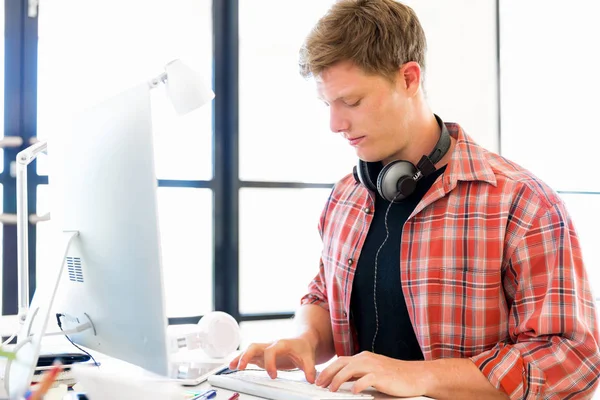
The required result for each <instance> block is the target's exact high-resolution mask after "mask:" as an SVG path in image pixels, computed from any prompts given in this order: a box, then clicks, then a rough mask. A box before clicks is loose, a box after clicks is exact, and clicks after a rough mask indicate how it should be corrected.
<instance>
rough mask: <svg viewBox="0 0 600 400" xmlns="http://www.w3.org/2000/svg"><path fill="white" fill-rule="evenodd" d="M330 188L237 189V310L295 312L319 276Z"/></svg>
mask: <svg viewBox="0 0 600 400" xmlns="http://www.w3.org/2000/svg"><path fill="white" fill-rule="evenodd" d="M330 192H331V190H330V189H249V188H248V189H242V190H240V311H241V312H242V313H262V312H282V311H295V310H296V309H297V308H298V306H299V305H300V298H301V297H302V296H303V295H304V294H306V290H307V286H308V284H309V283H310V281H311V279H312V278H314V277H315V275H316V274H317V273H318V271H319V257H320V254H321V239H320V237H319V232H318V230H317V225H318V223H319V217H320V215H321V210H322V209H323V207H324V206H325V202H326V200H327V197H328V196H329V193H330Z"/></svg>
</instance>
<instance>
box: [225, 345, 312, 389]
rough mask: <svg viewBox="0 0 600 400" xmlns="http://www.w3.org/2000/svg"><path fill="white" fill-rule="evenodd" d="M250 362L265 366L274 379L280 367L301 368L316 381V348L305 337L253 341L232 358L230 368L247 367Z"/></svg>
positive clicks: (310, 380)
mask: <svg viewBox="0 0 600 400" xmlns="http://www.w3.org/2000/svg"><path fill="white" fill-rule="evenodd" d="M248 364H256V365H258V366H259V367H261V368H264V369H265V370H266V371H267V373H268V374H269V376H270V377H271V378H273V379H275V378H276V377H277V370H278V369H293V368H300V369H301V370H302V371H304V375H305V376H306V380H307V381H308V382H310V383H314V382H315V378H316V370H315V349H314V348H313V347H312V346H311V344H310V342H309V341H308V340H307V339H304V338H295V339H282V340H278V341H276V342H273V343H253V344H251V345H250V346H248V348H247V349H246V350H245V351H244V352H243V353H242V354H240V355H239V356H237V357H236V358H234V359H233V360H231V362H230V363H229V368H230V369H245V368H246V366H247V365H248Z"/></svg>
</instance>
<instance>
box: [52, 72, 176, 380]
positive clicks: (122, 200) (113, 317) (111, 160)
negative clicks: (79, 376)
mask: <svg viewBox="0 0 600 400" xmlns="http://www.w3.org/2000/svg"><path fill="white" fill-rule="evenodd" d="M61 142H62V145H61V147H62V154H61V157H60V158H61V159H60V160H59V161H56V160H55V162H61V164H62V168H60V167H58V168H56V170H55V173H56V174H60V176H54V177H53V176H52V171H51V173H50V175H49V184H50V185H52V183H53V178H56V179H57V180H60V185H59V187H60V189H61V191H62V195H60V196H59V198H61V199H62V204H63V209H62V210H61V211H62V212H61V214H62V217H61V219H62V223H61V225H62V229H63V230H64V231H77V232H79V235H78V237H76V238H75V239H74V240H73V242H72V244H71V246H70V247H69V249H68V251H67V253H66V263H67V265H66V269H67V271H65V272H66V273H63V274H62V277H61V281H60V284H59V290H58V292H57V297H56V300H55V305H54V307H53V310H54V311H56V312H57V313H60V314H64V315H65V317H63V318H62V322H63V329H65V330H69V328H70V327H72V326H74V325H76V324H83V323H85V322H88V320H89V321H91V323H92V326H93V329H87V330H85V331H83V332H81V333H77V334H72V335H70V338H71V339H72V340H73V341H74V342H75V343H78V344H81V345H82V346H85V347H87V348H90V349H93V350H97V351H99V352H101V353H103V354H106V355H108V356H111V357H115V358H119V359H122V360H124V361H128V362H131V363H132V364H135V365H138V366H141V367H143V368H144V369H146V370H148V371H152V372H155V373H157V374H160V375H167V374H168V352H167V338H166V329H167V317H166V313H165V301H164V289H163V272H162V266H161V246H160V232H159V224H158V215H157V197H156V189H157V178H156V173H155V167H154V146H153V132H152V115H151V103H150V88H149V86H148V84H147V83H143V84H141V85H138V86H136V87H133V88H131V89H129V90H126V91H124V92H122V93H120V94H118V95H117V96H114V97H113V98H111V99H108V100H106V101H104V102H102V103H100V104H99V105H97V106H95V107H93V108H90V109H88V110H86V111H84V112H82V113H80V114H79V115H78V116H76V117H75V118H74V122H73V126H72V129H70V130H69V132H68V136H67V137H65V138H64V139H62V140H61ZM49 151H50V157H52V148H51V147H50V148H49Z"/></svg>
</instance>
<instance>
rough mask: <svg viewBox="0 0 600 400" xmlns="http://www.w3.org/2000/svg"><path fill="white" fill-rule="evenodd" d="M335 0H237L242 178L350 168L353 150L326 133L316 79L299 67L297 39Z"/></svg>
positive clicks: (331, 173)
mask: <svg viewBox="0 0 600 400" xmlns="http://www.w3.org/2000/svg"><path fill="white" fill-rule="evenodd" d="M332 3H333V1H332V0H326V1H324V0H308V1H303V2H289V1H281V0H241V1H240V11H239V15H240V17H239V19H240V28H239V29H240V50H239V52H240V56H239V57H240V80H239V82H240V83H239V94H240V119H239V124H240V178H241V179H242V180H257V181H297V182H335V181H337V180H338V179H340V178H341V177H343V176H344V175H346V174H348V173H350V172H352V167H353V166H354V164H355V162H356V156H355V153H354V150H353V149H352V148H351V147H350V146H349V145H348V144H347V142H346V141H345V140H343V139H342V138H341V137H340V136H339V135H335V134H333V133H331V131H330V130H329V114H328V109H327V107H325V105H324V104H323V103H322V102H320V101H319V100H317V94H316V90H315V87H314V83H313V82H312V80H311V81H305V80H304V79H303V78H302V77H301V76H300V74H299V73H298V50H299V49H300V46H301V44H302V41H303V39H304V37H305V36H306V34H307V33H308V32H309V31H310V29H311V27H312V25H313V24H314V23H315V22H316V21H317V19H318V18H319V17H320V16H321V15H322V14H323V13H324V12H325V11H326V10H327V9H328V8H329V6H330V5H331V4H332ZM272 14H274V15H277V18H265V15H272ZM273 32H277V34H273Z"/></svg>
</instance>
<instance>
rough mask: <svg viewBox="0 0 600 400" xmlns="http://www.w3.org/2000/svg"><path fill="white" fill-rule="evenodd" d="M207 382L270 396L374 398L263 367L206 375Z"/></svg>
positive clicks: (284, 399)
mask: <svg viewBox="0 0 600 400" xmlns="http://www.w3.org/2000/svg"><path fill="white" fill-rule="evenodd" d="M285 376H287V377H285ZM208 382H209V383H210V384H211V385H213V386H216V387H221V388H223V389H228V390H233V391H237V392H240V393H246V394H251V395H253V396H258V397H264V398H266V399H272V400H354V399H362V400H367V399H373V398H374V397H373V396H371V395H368V394H353V393H352V392H350V391H349V390H343V389H340V390H338V391H337V392H330V391H329V389H327V388H322V387H320V386H316V385H313V384H310V383H308V382H306V381H305V380H299V378H298V375H297V374H296V375H294V376H293V377H292V376H291V375H286V374H285V373H283V372H281V371H280V372H278V373H277V378H276V379H271V378H270V377H269V375H267V373H266V372H264V371H260V372H258V371H237V372H234V373H231V374H227V375H212V376H209V377H208Z"/></svg>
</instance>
